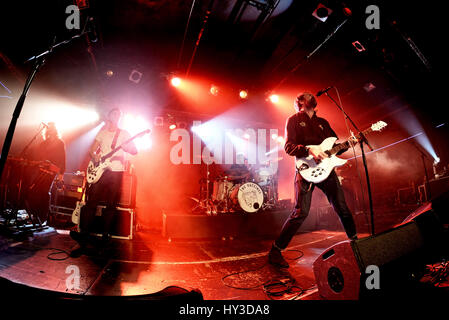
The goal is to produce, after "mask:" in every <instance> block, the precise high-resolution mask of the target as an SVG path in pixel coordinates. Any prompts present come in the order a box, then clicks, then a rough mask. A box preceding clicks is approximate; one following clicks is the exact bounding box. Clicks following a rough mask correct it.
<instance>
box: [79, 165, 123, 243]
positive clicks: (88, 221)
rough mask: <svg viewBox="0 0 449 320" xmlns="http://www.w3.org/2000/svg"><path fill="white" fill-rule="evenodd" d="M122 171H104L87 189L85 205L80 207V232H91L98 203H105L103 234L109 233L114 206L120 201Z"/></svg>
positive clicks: (85, 233)
mask: <svg viewBox="0 0 449 320" xmlns="http://www.w3.org/2000/svg"><path fill="white" fill-rule="evenodd" d="M122 178H123V172H114V171H109V170H108V171H105V172H104V173H103V175H102V176H101V178H100V180H99V181H98V182H97V183H95V184H93V185H91V186H90V187H89V189H88V190H87V194H86V195H87V197H86V205H85V206H84V207H82V208H81V213H80V233H82V234H84V235H87V234H88V233H89V232H92V231H93V230H92V227H93V222H94V219H95V213H96V211H97V206H98V205H102V204H103V205H105V206H106V208H105V209H104V210H103V212H102V222H103V235H105V236H106V235H107V234H110V232H111V224H112V220H113V218H114V213H115V208H116V207H117V204H118V203H119V201H120V195H121V194H120V190H121V186H122Z"/></svg>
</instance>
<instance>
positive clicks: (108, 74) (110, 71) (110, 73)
mask: <svg viewBox="0 0 449 320" xmlns="http://www.w3.org/2000/svg"><path fill="white" fill-rule="evenodd" d="M106 75H107V76H108V77H109V78H110V77H112V76H113V75H114V71H112V70H108V71H106Z"/></svg>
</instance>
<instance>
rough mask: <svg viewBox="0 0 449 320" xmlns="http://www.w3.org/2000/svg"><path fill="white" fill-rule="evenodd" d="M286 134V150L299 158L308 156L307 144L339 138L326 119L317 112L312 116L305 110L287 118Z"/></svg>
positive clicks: (317, 143) (316, 143)
mask: <svg viewBox="0 0 449 320" xmlns="http://www.w3.org/2000/svg"><path fill="white" fill-rule="evenodd" d="M285 136H286V140H285V146H284V149H285V152H286V153H287V154H288V155H290V156H295V157H297V158H303V157H307V155H308V152H307V149H306V146H307V145H319V144H321V142H323V140H324V139H326V138H329V137H336V138H338V137H337V134H336V133H335V131H334V130H332V128H331V126H330V125H329V122H327V120H326V119H324V118H320V117H317V115H316V113H314V114H313V116H312V118H310V117H309V116H308V115H307V113H305V112H304V111H300V112H298V113H296V114H294V115H292V116H291V117H290V118H288V119H287V124H286V125H285Z"/></svg>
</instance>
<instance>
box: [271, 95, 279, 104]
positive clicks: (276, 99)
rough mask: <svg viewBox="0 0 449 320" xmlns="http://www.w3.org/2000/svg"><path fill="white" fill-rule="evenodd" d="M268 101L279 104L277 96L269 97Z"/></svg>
mask: <svg viewBox="0 0 449 320" xmlns="http://www.w3.org/2000/svg"><path fill="white" fill-rule="evenodd" d="M269 99H270V101H271V102H272V103H278V102H279V96H278V95H277V94H272V95H270V97H269Z"/></svg>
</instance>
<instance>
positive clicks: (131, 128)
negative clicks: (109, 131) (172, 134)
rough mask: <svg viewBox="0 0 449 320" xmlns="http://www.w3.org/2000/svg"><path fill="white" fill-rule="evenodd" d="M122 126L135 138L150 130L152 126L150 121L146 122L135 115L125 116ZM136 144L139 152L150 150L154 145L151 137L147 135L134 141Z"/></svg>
mask: <svg viewBox="0 0 449 320" xmlns="http://www.w3.org/2000/svg"><path fill="white" fill-rule="evenodd" d="M120 126H121V127H122V128H123V129H124V130H126V131H128V132H129V134H130V135H131V136H134V135H136V134H138V133H140V132H142V131H144V130H146V129H150V128H151V126H150V124H149V122H148V121H146V120H145V119H144V118H143V117H141V116H136V115H133V114H129V113H127V114H125V115H124V116H123V117H122V119H121V122H120ZM134 144H135V145H136V148H137V150H146V149H150V148H151V145H152V141H151V138H150V135H148V134H145V135H143V136H141V137H139V138H137V139H135V140H134Z"/></svg>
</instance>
